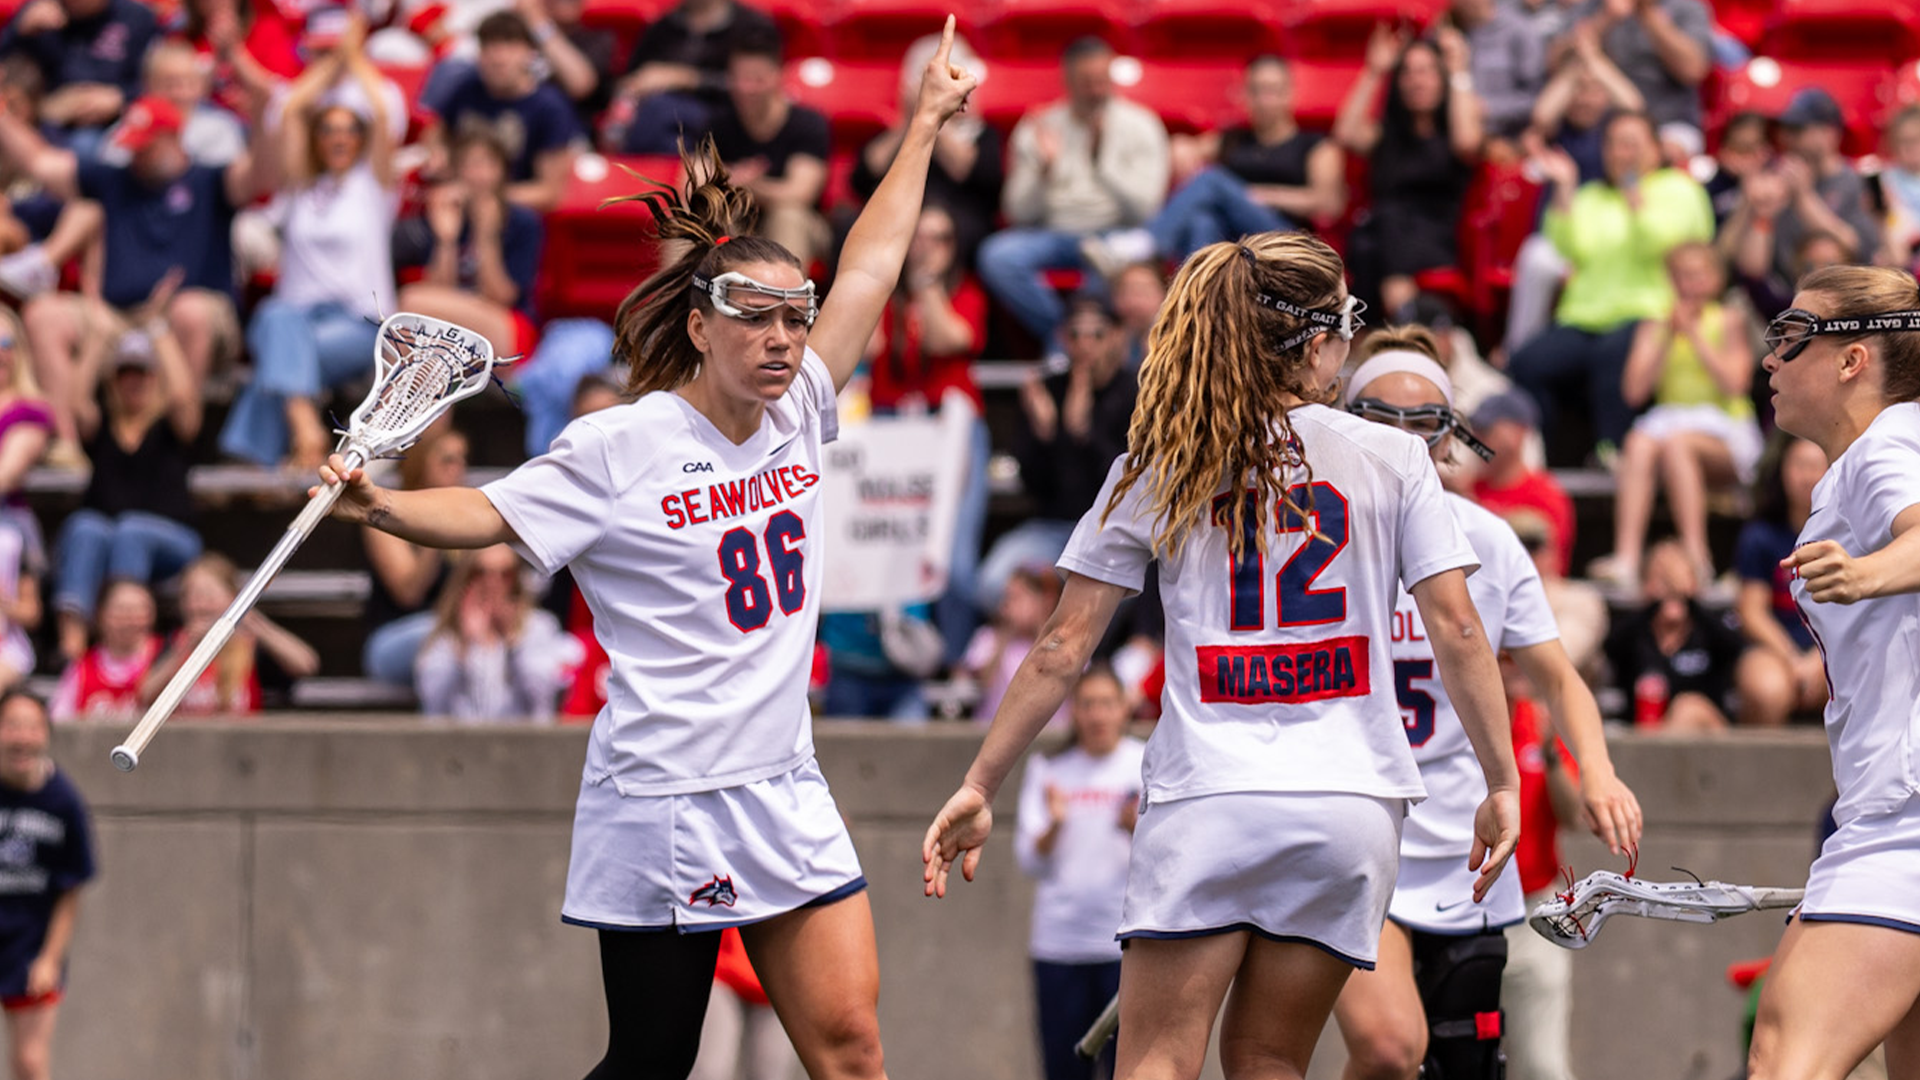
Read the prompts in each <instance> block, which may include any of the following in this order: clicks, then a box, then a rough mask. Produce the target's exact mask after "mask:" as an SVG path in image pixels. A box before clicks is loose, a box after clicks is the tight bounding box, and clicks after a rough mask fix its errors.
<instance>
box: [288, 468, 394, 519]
mask: <svg viewBox="0 0 1920 1080" xmlns="http://www.w3.org/2000/svg"><path fill="white" fill-rule="evenodd" d="M342 482H344V483H345V484H346V485H347V489H346V490H345V491H343V492H341V493H340V499H339V501H338V502H335V503H334V504H333V510H332V511H331V512H330V513H329V515H328V516H330V517H336V518H339V519H340V520H342V521H350V522H352V523H354V524H356V525H372V524H376V522H375V521H374V518H375V517H376V516H379V515H377V514H376V512H375V507H381V508H383V509H384V507H385V504H386V495H387V492H386V490H385V489H383V488H381V487H380V486H379V485H377V484H375V483H374V482H373V481H371V480H369V479H367V470H365V469H353V470H351V471H349V470H348V469H347V463H346V462H345V461H344V460H342V459H341V457H340V455H339V454H329V455H328V456H327V463H326V464H325V465H322V466H320V484H321V485H324V486H326V487H332V486H333V485H335V484H338V483H342ZM318 494H320V488H319V487H318V486H316V487H310V488H308V489H307V498H309V499H311V498H313V497H314V496H315V495H318Z"/></svg>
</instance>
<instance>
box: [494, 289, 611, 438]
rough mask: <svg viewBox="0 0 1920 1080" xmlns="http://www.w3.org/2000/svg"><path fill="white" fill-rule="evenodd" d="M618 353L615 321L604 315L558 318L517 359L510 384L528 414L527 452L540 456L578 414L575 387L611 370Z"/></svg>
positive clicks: (521, 408)
mask: <svg viewBox="0 0 1920 1080" xmlns="http://www.w3.org/2000/svg"><path fill="white" fill-rule="evenodd" d="M612 359H613V327H611V326H608V325H607V324H606V323H603V322H601V321H600V320H599V319H555V320H554V321H552V322H550V323H548V324H547V325H546V328H545V329H543V330H541V331H540V345H539V347H537V348H535V349H534V350H533V356H532V357H531V358H529V359H528V360H527V362H526V363H525V364H521V365H518V368H519V370H516V371H515V372H514V373H513V378H512V381H511V382H510V383H509V384H508V385H509V386H511V387H512V388H513V391H514V393H516V394H519V395H520V412H521V413H522V414H523V415H525V416H526V419H527V456H528V457H539V456H540V455H541V454H544V453H546V452H547V447H549V446H551V445H553V440H554V437H555V436H557V435H559V434H560V429H561V428H564V427H566V426H567V421H569V420H571V419H573V392H574V390H575V388H577V387H578V386H579V385H580V380H581V379H582V378H584V377H586V376H588V375H592V374H594V373H595V372H601V371H606V370H607V369H608V365H609V364H610V363H611V362H612Z"/></svg>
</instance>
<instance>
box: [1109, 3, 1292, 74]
mask: <svg viewBox="0 0 1920 1080" xmlns="http://www.w3.org/2000/svg"><path fill="white" fill-rule="evenodd" d="M1138 31H1139V41H1140V55H1141V56H1142V57H1145V58H1147V59H1150V60H1166V61H1171V62H1176V63H1195V62H1201V61H1215V62H1219V63H1224V64H1232V65H1234V66H1236V67H1237V66H1244V65H1245V64H1246V62H1247V61H1248V60H1251V59H1253V58H1254V57H1256V56H1259V55H1260V54H1262V53H1277V52H1280V51H1281V47H1282V44H1283V35H1282V33H1281V27H1280V5H1279V0H1151V2H1149V3H1148V4H1147V5H1146V9H1145V13H1144V14H1143V15H1142V16H1141V18H1140V21H1139V23H1138Z"/></svg>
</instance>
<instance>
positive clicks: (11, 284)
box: [0, 244, 60, 300]
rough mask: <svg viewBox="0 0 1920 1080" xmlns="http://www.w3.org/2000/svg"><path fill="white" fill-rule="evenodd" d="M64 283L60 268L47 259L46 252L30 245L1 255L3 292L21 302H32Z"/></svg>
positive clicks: (0, 286) (1, 285) (39, 247)
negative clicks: (61, 278) (9, 253)
mask: <svg viewBox="0 0 1920 1080" xmlns="http://www.w3.org/2000/svg"><path fill="white" fill-rule="evenodd" d="M59 284H60V268H59V267H57V266H55V265H53V260H52V259H49V258H47V252H46V249H45V248H43V247H41V246H40V245H39V244H28V245H27V246H26V247H23V248H21V249H20V250H19V251H16V252H14V253H13V254H11V255H5V256H0V290H5V291H6V292H8V293H10V294H12V295H13V296H14V297H16V298H18V299H21V300H31V299H33V298H34V297H36V296H39V295H40V294H41V293H45V292H52V291H53V289H54V287H55V286H57V285H59Z"/></svg>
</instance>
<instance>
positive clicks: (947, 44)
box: [933, 14, 955, 69]
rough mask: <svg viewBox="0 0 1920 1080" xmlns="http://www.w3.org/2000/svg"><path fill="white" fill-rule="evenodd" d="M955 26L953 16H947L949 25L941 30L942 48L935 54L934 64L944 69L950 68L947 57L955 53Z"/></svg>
mask: <svg viewBox="0 0 1920 1080" xmlns="http://www.w3.org/2000/svg"><path fill="white" fill-rule="evenodd" d="M954 24H955V19H954V17H953V15H951V14H949V15H948V16H947V25H945V26H943V27H941V28H940V48H939V49H938V50H937V51H935V52H934V54H933V62H934V63H935V64H937V65H939V66H940V67H941V68H942V69H945V68H947V67H949V66H950V65H949V64H948V63H947V57H948V56H949V55H951V54H952V53H953V28H954Z"/></svg>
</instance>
